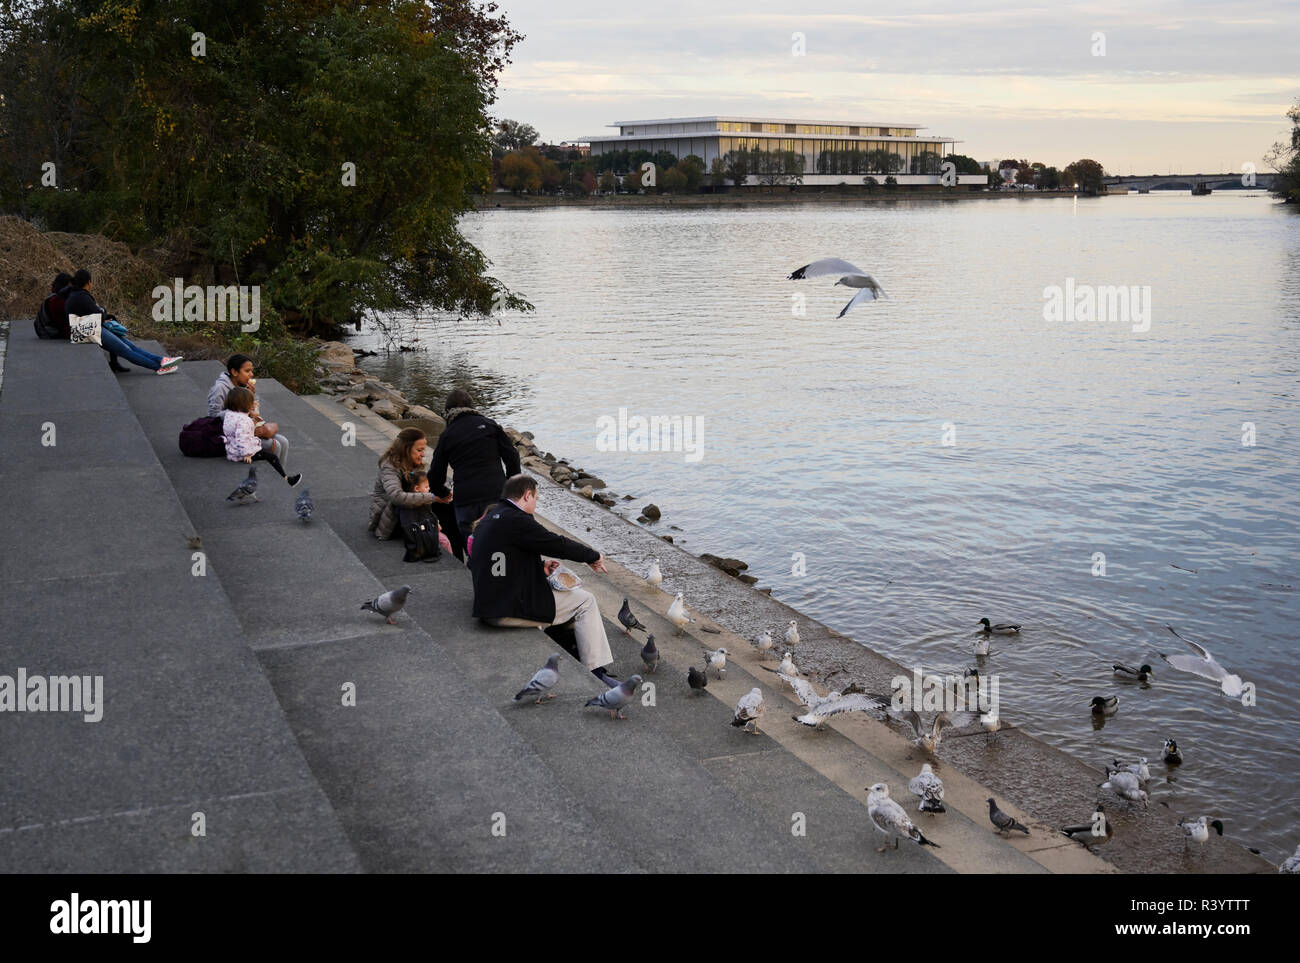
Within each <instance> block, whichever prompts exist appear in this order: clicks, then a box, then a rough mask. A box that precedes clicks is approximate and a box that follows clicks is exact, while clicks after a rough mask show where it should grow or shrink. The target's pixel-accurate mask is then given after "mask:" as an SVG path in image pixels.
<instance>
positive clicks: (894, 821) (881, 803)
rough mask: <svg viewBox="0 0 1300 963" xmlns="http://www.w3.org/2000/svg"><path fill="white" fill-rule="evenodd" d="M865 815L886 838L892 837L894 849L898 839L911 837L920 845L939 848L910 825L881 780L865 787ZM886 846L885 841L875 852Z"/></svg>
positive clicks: (910, 821)
mask: <svg viewBox="0 0 1300 963" xmlns="http://www.w3.org/2000/svg"><path fill="white" fill-rule="evenodd" d="M867 815H868V816H870V817H871V824H872V825H873V826H875V827H876V829H878V830H880V832H882V833H884V834H885V838H886V840H888V839H889V838H890V837H892V838H893V840H894V848H895V849H897V848H898V841H899V840H900V839H911V840H914V841H915V842H916V843H918V844H920V845H921V846H933V847H934V848H935V849H938V848H939V844H938V843H932V842H930V840H928V839H926V838H925V836H923V835H922V834H921V830H919V829H917V828H916V827H915V826H914V825H912V820H911V819H909V818H908V816H907V813H905V812H903V807H902V806H900V805H899V804H898V803H896V802H894V800H892V799H890V798H889V786H887V785H886V784H885V783H883V782H878V783H876V784H875V785H874V786H869V787H868V788H867ZM888 848H889V844H888V842H887V841H886V844H885V845H884V846H881V847H880V848H879V849H877V850H876V852H878V853H883V852H884V851H885V850H886V849H888Z"/></svg>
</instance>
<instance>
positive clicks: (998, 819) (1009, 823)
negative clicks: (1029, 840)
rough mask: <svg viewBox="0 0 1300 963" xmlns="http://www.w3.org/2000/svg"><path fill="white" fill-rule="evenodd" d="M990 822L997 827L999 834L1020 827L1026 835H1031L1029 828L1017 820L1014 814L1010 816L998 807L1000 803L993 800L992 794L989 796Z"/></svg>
mask: <svg viewBox="0 0 1300 963" xmlns="http://www.w3.org/2000/svg"><path fill="white" fill-rule="evenodd" d="M989 822H991V823H992V824H993V825H994V826H995V827H996V828H997V831H998V833H999V834H1001V833H1010V832H1011V830H1013V829H1018V830H1020V831H1021V832H1022V833H1024V834H1025V835H1026V836H1028V835H1029V830H1028V829H1027V828H1026V827H1024V826H1022V825H1020V823H1018V822H1016V820H1015V817H1014V816H1008V815H1007V814H1006V813H1004V812H1003V811H1002V810H1001V809H999V808H998V804H997V803H996V802H994V801H993V797H992V796H989Z"/></svg>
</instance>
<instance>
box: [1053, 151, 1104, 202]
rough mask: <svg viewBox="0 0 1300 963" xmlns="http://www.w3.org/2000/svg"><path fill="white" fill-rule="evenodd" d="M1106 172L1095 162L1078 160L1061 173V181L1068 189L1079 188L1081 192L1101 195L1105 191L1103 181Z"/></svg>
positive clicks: (1087, 159) (1085, 159)
mask: <svg viewBox="0 0 1300 963" xmlns="http://www.w3.org/2000/svg"><path fill="white" fill-rule="evenodd" d="M1105 176H1106V172H1105V170H1103V169H1102V166H1101V165H1100V164H1098V163H1097V162H1096V161H1095V160H1091V159H1089V158H1084V159H1083V160H1077V161H1075V162H1074V163H1073V164H1071V165H1069V166H1068V167H1066V168H1065V170H1063V171H1062V172H1061V180H1062V181H1063V182H1064V183H1065V186H1066V187H1078V189H1079V190H1081V191H1087V192H1089V193H1093V194H1100V193H1101V191H1102V190H1103V189H1104V185H1103V183H1102V179H1103V178H1104V177H1105Z"/></svg>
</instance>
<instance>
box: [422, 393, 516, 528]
mask: <svg viewBox="0 0 1300 963" xmlns="http://www.w3.org/2000/svg"><path fill="white" fill-rule="evenodd" d="M446 418H447V427H446V428H445V429H443V432H442V434H441V435H439V436H438V444H437V445H435V446H434V449H433V463H432V464H431V465H430V466H429V488H430V489H431V490H432V491H433V493H434V494H435V495H437V496H438V498H439V499H445V498H446V497H447V495H448V494H451V495H452V508H454V509H455V512H456V527H457V528H458V529H459V530H460V534H461V537H462V538H467V537H468V536H469V534H470V529H471V528H473V526H474V523H475V522H476V521H478V520H479V519H480V518H481V517H482V516H483V513H484V512H485V511H487V510H488V509H489V508H491V507H492V506H493V505H495V504H496V503H497V500H498V499H500V498H501V486H502V485H504V484H505V481H506V478H507V477H508V476H510V475H518V474H519V472H520V470H521V469H520V467H519V452H517V451H515V446H514V445H512V444H511V443H510V439H509V438H508V437H507V436H506V433H505V432H504V431H503V430H502V429H501V426H500V425H498V424H497V423H496V422H495V421H493V420H492V419H491V418H487V417H485V416H483V415H481V414H479V413H478V412H477V411H475V410H474V400H473V399H472V398H470V396H469V392H467V391H465V390H463V389H461V388H457V389H456V390H455V391H453V392H452V393H451V394H449V395H448V396H447V408H446ZM448 465H450V466H451V470H452V473H453V478H452V480H453V482H454V483H455V487H456V490H455V492H451V490H450V489H448V488H447V466H448ZM503 465H504V466H505V469H504V471H503V470H502V466H503ZM453 541H454V540H453Z"/></svg>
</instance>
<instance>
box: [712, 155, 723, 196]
mask: <svg viewBox="0 0 1300 963" xmlns="http://www.w3.org/2000/svg"><path fill="white" fill-rule="evenodd" d="M726 186H727V163H726V161H724V160H723V159H722V158H721V157H715V158H713V162H712V163H711V164H709V189H710V190H712V191H715V192H716V191H717V190H718V188H721V187H726Z"/></svg>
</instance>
